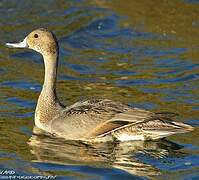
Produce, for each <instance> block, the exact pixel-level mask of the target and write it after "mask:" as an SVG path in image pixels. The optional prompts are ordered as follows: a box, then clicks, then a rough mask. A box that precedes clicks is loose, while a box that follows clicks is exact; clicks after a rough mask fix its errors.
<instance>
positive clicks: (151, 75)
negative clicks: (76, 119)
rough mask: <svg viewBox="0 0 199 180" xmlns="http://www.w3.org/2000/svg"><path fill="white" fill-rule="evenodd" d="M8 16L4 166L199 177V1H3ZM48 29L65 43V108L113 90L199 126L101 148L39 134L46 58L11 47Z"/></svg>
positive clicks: (1, 112) (2, 27)
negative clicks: (38, 113) (37, 122)
mask: <svg viewBox="0 0 199 180" xmlns="http://www.w3.org/2000/svg"><path fill="white" fill-rule="evenodd" d="M0 17H1V18H0V76H1V79H0V97H1V101H0V172H2V171H5V170H12V171H14V172H15V174H17V175H42V176H54V175H56V179H108V180H109V179H169V180H170V179H186V180H187V179H199V141H198V139H199V131H198V130H199V128H198V126H199V123H198V122H199V121H198V115H199V108H198V105H199V95H198V89H199V63H198V62H199V20H198V17H199V2H198V1H196V0H195V1H194V0H184V1H183V0H173V1H166V0H163V1H159V0H153V1H148V0H143V1H133V0H114V1H111V0H110V1H109V0H107V1H105V0H93V1H87V0H70V1H64V0H59V1H53V0H36V1H26V0H20V1H16V0H2V1H0ZM39 27H47V28H48V29H50V30H51V31H53V32H54V33H55V34H56V35H57V38H58V40H59V44H60V66H59V76H58V83H57V88H58V96H59V98H60V99H61V101H62V102H63V103H64V104H65V105H70V104H72V103H74V102H76V101H78V100H82V99H88V98H93V97H103V98H108V99H112V100H116V101H120V102H123V103H128V104H130V105H131V106H133V107H139V108H145V109H147V110H151V111H154V112H159V111H166V112H167V111H169V112H174V113H178V114H179V116H178V117H176V120H178V121H181V122H185V123H188V124H190V125H192V126H194V127H195V130H194V131H193V132H191V133H187V134H181V135H175V136H171V137H169V138H167V140H160V141H157V142H125V143H104V144H92V145H90V144H89V145H88V144H84V143H80V142H71V141H64V140H62V139H56V138H50V137H48V136H45V135H41V136H38V135H37V136H36V135H34V134H33V133H32V132H33V131H32V130H33V128H34V111H35V106H36V102H37V98H38V96H39V92H40V90H41V86H42V83H43V76H44V68H43V62H42V57H41V56H40V55H39V54H37V53H35V52H33V51H31V50H19V49H8V48H6V47H5V45H4V44H5V42H12V41H21V40H23V39H24V37H25V36H26V35H27V34H28V33H29V32H30V31H32V30H33V29H36V28H39ZM2 176H3V175H2V174H1V173H0V177H1V178H2Z"/></svg>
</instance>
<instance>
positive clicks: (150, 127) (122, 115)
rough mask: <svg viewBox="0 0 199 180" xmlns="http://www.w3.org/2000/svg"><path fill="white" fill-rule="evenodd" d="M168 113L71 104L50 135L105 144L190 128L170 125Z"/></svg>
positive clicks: (98, 103) (113, 104)
mask: <svg viewBox="0 0 199 180" xmlns="http://www.w3.org/2000/svg"><path fill="white" fill-rule="evenodd" d="M171 116H173V114H171V113H152V112H149V111H146V110H142V109H138V108H130V107H129V106H127V105H124V104H122V103H117V102H114V101H111V100H108V99H95V100H87V101H82V102H78V103H75V104H74V105H72V106H70V107H68V108H66V109H64V110H63V111H62V112H61V113H60V114H59V115H58V116H57V117H55V118H54V120H53V121H52V124H51V132H52V133H54V134H56V135H58V136H60V137H64V138H66V139H75V140H85V141H92V140H93V141H104V140H105V141H106V140H112V139H115V138H116V139H118V140H120V141H127V140H145V139H158V138H162V137H166V136H168V135H171V134H176V133H183V132H186V131H190V130H192V129H193V128H192V127H191V126H189V125H186V124H184V123H179V122H174V121H172V120H171V119H170V118H171Z"/></svg>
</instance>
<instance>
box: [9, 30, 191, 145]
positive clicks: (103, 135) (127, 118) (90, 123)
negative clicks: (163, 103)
mask: <svg viewBox="0 0 199 180" xmlns="http://www.w3.org/2000/svg"><path fill="white" fill-rule="evenodd" d="M6 46H7V47H9V48H28V49H32V50H34V51H36V52H38V53H40V54H41V55H42V57H43V61H44V67H45V76H44V83H43V87H42V90H41V93H40V95H39V98H38V101H37V106H36V110H35V117H34V122H35V126H36V127H37V128H39V129H41V130H43V131H44V132H47V133H49V134H51V135H53V136H56V137H60V138H64V139H66V140H77V141H89V142H104V141H114V140H116V141H133V140H138V141H139V140H141V141H145V140H157V139H161V138H165V137H167V136H170V135H173V134H180V133H186V132H190V131H193V129H194V128H193V127H192V126H191V125H188V124H185V123H182V122H177V121H174V120H173V116H174V113H168V112H158V113H157V112H151V111H148V110H145V109H140V108H134V107H131V106H129V105H127V104H124V103H121V102H115V101H112V100H109V99H101V98H98V99H89V100H82V101H79V102H76V103H75V104H72V105H70V106H68V107H65V106H64V105H63V104H62V103H61V102H60V101H59V99H58V96H57V93H56V81H57V68H58V60H59V45H58V41H57V38H56V36H55V35H54V33H53V32H51V31H49V30H48V29H46V28H39V29H36V30H33V31H32V32H31V33H30V34H28V35H27V36H26V37H25V39H24V40H23V41H21V42H19V43H6Z"/></svg>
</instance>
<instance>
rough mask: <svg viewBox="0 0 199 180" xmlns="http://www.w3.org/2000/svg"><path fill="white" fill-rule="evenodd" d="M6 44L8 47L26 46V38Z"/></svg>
mask: <svg viewBox="0 0 199 180" xmlns="http://www.w3.org/2000/svg"><path fill="white" fill-rule="evenodd" d="M6 46H7V47H10V48H28V44H27V38H25V39H24V40H23V41H22V42H19V43H6Z"/></svg>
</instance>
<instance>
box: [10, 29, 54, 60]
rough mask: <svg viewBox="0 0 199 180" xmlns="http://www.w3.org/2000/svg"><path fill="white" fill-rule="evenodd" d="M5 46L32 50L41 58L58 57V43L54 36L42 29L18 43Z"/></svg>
mask: <svg viewBox="0 0 199 180" xmlns="http://www.w3.org/2000/svg"><path fill="white" fill-rule="evenodd" d="M6 45H7V46H8V47H12V48H29V49H33V50H35V51H37V52H39V53H41V54H42V55H43V56H49V55H58V43H57V39H56V37H55V35H54V34H53V33H52V32H50V31H48V30H47V29H44V28H40V29H36V30H34V31H32V32H31V33H30V34H29V35H28V36H26V38H25V39H24V40H23V41H22V42H20V43H6Z"/></svg>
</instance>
